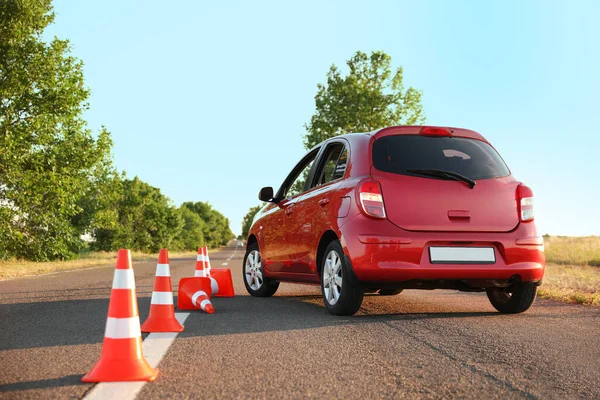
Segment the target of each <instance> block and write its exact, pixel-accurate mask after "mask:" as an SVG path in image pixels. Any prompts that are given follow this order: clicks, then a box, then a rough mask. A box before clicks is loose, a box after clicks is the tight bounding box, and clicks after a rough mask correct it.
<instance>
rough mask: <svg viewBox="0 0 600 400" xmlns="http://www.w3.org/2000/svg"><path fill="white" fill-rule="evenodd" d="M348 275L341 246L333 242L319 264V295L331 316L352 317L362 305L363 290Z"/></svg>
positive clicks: (337, 242)
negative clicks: (321, 296)
mask: <svg viewBox="0 0 600 400" xmlns="http://www.w3.org/2000/svg"><path fill="white" fill-rule="evenodd" d="M350 273H351V272H350V266H349V265H347V263H346V260H345V258H344V252H343V250H342V245H341V244H340V242H339V241H338V240H334V241H333V242H331V243H329V245H328V246H327V248H326V249H325V254H324V256H323V261H322V263H321V294H322V295H323V302H324V303H325V308H327V311H329V313H331V314H333V315H352V314H354V313H356V312H357V311H358V309H359V308H360V305H361V304H362V301H363V297H364V290H363V289H362V288H361V287H360V286H358V285H357V284H356V282H354V281H353V279H352V278H351V275H350Z"/></svg>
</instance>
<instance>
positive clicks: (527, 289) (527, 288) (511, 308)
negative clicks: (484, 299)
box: [486, 282, 537, 314]
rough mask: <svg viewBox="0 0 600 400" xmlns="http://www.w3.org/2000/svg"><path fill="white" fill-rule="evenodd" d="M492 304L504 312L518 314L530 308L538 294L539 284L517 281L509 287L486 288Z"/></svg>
mask: <svg viewBox="0 0 600 400" xmlns="http://www.w3.org/2000/svg"><path fill="white" fill-rule="evenodd" d="M486 292H487V296H488V299H489V300H490V303H492V306H494V308H495V309H496V310H498V311H500V312H501V313H503V314H517V313H522V312H524V311H527V310H529V308H530V307H531V305H532V304H533V302H534V301H535V297H536V294H537V285H536V284H534V283H530V282H515V283H513V284H512V285H510V286H509V287H508V288H489V289H487V290H486Z"/></svg>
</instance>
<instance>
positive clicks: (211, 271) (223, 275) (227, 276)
mask: <svg viewBox="0 0 600 400" xmlns="http://www.w3.org/2000/svg"><path fill="white" fill-rule="evenodd" d="M203 252H204V259H205V260H206V261H205V267H204V268H205V269H204V271H208V272H206V273H207V276H208V277H209V278H210V282H211V285H210V287H211V295H212V296H215V297H233V296H235V292H234V290H233V279H232V278H231V271H230V270H229V268H211V266H210V258H209V257H208V248H206V246H204V249H203Z"/></svg>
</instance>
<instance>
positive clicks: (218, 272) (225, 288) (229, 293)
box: [210, 268, 235, 297]
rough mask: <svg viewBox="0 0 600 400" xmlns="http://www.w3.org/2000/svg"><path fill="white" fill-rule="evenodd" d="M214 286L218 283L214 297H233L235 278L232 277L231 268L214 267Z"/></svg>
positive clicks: (212, 272) (212, 275)
mask: <svg viewBox="0 0 600 400" xmlns="http://www.w3.org/2000/svg"><path fill="white" fill-rule="evenodd" d="M210 274H211V276H210V277H211V279H212V280H213V281H214V282H213V287H214V286H215V285H214V283H216V289H217V290H216V291H213V294H212V296H213V297H233V296H235V291H234V290H233V279H232V278H231V270H230V269H229V268H212V269H211V270H210Z"/></svg>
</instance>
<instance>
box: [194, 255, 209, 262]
mask: <svg viewBox="0 0 600 400" xmlns="http://www.w3.org/2000/svg"><path fill="white" fill-rule="evenodd" d="M196 261H208V256H205V255H204V254H198V256H197V257H196Z"/></svg>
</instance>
